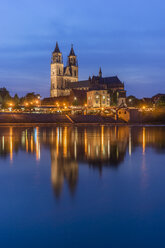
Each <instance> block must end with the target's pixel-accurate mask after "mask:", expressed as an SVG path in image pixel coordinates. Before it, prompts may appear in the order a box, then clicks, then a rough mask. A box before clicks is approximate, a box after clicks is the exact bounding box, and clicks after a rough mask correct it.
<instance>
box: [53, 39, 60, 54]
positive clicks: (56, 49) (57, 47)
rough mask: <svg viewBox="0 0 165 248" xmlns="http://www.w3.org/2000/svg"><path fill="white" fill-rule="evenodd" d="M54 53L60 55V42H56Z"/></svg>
mask: <svg viewBox="0 0 165 248" xmlns="http://www.w3.org/2000/svg"><path fill="white" fill-rule="evenodd" d="M53 53H60V49H59V46H58V42H56V47H55V49H54V52H53Z"/></svg>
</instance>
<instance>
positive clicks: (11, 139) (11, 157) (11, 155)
mask: <svg viewBox="0 0 165 248" xmlns="http://www.w3.org/2000/svg"><path fill="white" fill-rule="evenodd" d="M10 161H13V128H12V127H10Z"/></svg>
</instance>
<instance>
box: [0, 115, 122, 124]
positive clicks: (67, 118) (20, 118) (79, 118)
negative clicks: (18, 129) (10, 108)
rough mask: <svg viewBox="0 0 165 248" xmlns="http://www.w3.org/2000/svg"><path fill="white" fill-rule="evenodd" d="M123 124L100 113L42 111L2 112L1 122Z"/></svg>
mask: <svg viewBox="0 0 165 248" xmlns="http://www.w3.org/2000/svg"><path fill="white" fill-rule="evenodd" d="M120 123H121V124H123V123H125V122H124V121H122V120H115V119H114V118H112V117H106V116H100V115H65V114H63V115H62V114H41V113H38V114H36V113H0V124H1V125H3V124H45V125H46V124H68V125H72V124H120Z"/></svg>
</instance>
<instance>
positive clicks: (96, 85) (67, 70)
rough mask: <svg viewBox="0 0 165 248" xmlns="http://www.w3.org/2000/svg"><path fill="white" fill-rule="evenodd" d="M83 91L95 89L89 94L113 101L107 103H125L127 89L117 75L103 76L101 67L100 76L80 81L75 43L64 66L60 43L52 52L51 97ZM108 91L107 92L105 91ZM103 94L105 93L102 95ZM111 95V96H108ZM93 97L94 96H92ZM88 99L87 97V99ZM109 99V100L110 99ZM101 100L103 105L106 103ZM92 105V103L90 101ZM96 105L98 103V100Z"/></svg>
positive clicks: (85, 92) (95, 103)
mask: <svg viewBox="0 0 165 248" xmlns="http://www.w3.org/2000/svg"><path fill="white" fill-rule="evenodd" d="M75 90H77V92H78V91H82V92H84V94H85V95H86V98H87V92H89V91H95V93H94V92H93V93H89V95H91V97H92V94H96V92H98V91H100V93H99V94H98V95H100V96H102V97H104V95H105V96H106V99H109V96H110V98H111V102H107V100H106V104H105V105H108V106H109V105H110V104H113V105H120V104H121V103H125V99H126V91H125V90H124V83H122V82H121V81H120V80H119V78H118V77H117V76H113V77H103V76H102V71H101V68H100V70H99V73H98V76H93V77H92V78H91V77H89V78H88V80H83V81H78V62H77V56H76V55H75V52H74V50H73V45H72V46H71V50H70V53H69V56H68V62H67V66H66V67H64V64H63V58H62V53H61V52H60V49H59V46H58V43H56V47H55V49H54V51H53V53H52V61H51V91H50V92H51V93H50V96H51V98H58V97H66V96H69V95H70V94H72V91H75ZM105 91H106V93H105ZM102 92H104V93H102ZM102 94H103V95H102ZM108 95H109V96H108ZM92 99H93V98H92ZM86 101H87V99H86ZM108 101H109V100H108ZM103 102H104V101H102V102H101V105H102V104H104V103H103ZM90 105H91V103H90ZM94 105H98V103H97V101H95V102H94Z"/></svg>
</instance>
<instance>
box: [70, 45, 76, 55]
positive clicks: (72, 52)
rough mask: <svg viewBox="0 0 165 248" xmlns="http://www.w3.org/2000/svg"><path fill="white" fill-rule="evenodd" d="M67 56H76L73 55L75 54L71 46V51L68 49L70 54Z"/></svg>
mask: <svg viewBox="0 0 165 248" xmlns="http://www.w3.org/2000/svg"><path fill="white" fill-rule="evenodd" d="M69 56H76V55H75V52H74V50H73V44H71V49H70V54H69Z"/></svg>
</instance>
